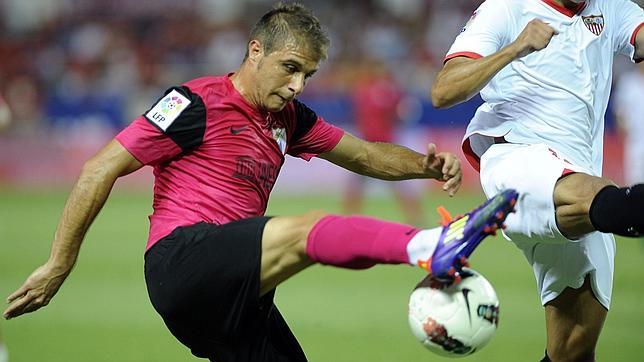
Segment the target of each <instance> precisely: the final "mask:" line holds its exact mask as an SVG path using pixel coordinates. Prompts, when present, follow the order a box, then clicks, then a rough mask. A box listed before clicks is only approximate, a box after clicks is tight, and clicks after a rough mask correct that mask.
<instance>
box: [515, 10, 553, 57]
mask: <svg viewBox="0 0 644 362" xmlns="http://www.w3.org/2000/svg"><path fill="white" fill-rule="evenodd" d="M556 34H558V33H557V31H556V30H555V29H554V28H553V27H551V26H550V25H548V24H546V23H544V22H543V21H541V20H539V19H532V20H531V21H530V22H529V23H528V25H526V26H525V28H523V31H522V32H521V34H519V36H518V37H517V39H516V40H515V41H514V43H513V45H514V46H515V47H516V48H517V54H518V56H517V58H522V57H525V56H526V55H528V54H531V53H534V52H536V51H539V50H541V49H544V48H545V47H547V46H548V44H550V39H552V37H553V36H555V35H556Z"/></svg>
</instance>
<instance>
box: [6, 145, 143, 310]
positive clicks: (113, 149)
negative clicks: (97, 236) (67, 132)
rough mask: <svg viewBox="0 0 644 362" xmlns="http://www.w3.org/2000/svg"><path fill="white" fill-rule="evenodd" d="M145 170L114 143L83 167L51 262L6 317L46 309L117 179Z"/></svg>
mask: <svg viewBox="0 0 644 362" xmlns="http://www.w3.org/2000/svg"><path fill="white" fill-rule="evenodd" d="M141 167H142V164H141V163H140V162H139V161H137V160H136V159H135V158H134V157H133V156H132V155H131V154H130V153H129V152H128V151H127V150H126V149H125V148H124V147H123V146H122V145H121V144H120V143H118V142H117V141H115V140H113V141H112V142H110V143H109V144H108V145H107V146H105V147H104V148H103V149H102V150H101V151H99V152H98V154H96V155H95V156H94V157H93V158H92V159H90V160H89V161H87V162H86V163H85V165H84V166H83V169H82V172H81V174H80V176H79V178H78V180H77V182H76V184H75V185H74V188H73V189H72V192H71V194H70V196H69V198H68V199H67V203H66V204H65V207H64V209H63V213H62V216H61V218H60V221H59V223H58V227H57V229H56V233H55V234H54V240H53V243H52V247H51V253H50V256H49V260H48V261H47V262H46V263H45V264H43V265H42V266H40V267H38V268H37V269H36V270H35V271H34V272H33V273H32V274H31V275H30V276H29V278H27V280H26V281H25V282H24V284H23V285H22V286H21V287H20V288H18V290H16V291H15V292H14V293H12V294H11V295H10V296H9V297H8V299H7V302H8V303H10V305H9V307H8V308H7V309H6V310H5V312H4V317H5V318H7V319H9V318H14V317H17V316H20V315H21V314H24V313H29V312H33V311H35V310H37V309H39V308H41V307H43V306H46V305H47V304H48V303H49V301H50V300H51V299H52V298H53V297H54V295H55V294H56V292H57V291H58V289H59V288H60V286H61V285H62V284H63V282H64V281H65V279H66V278H67V276H68V275H69V273H70V272H71V270H72V268H73V266H74V264H75V262H76V258H77V257H78V252H79V250H80V246H81V243H82V241H83V238H84V236H85V233H86V232H87V229H88V228H89V226H90V225H91V223H92V221H93V220H94V218H95V217H96V215H97V214H98V212H99V211H100V210H101V208H102V207H103V205H104V204H105V201H106V200H107V197H108V195H109V193H110V191H111V190H112V186H113V185H114V182H115V181H116V179H117V178H118V177H120V176H123V175H127V174H129V173H131V172H134V171H136V170H138V169H139V168H141Z"/></svg>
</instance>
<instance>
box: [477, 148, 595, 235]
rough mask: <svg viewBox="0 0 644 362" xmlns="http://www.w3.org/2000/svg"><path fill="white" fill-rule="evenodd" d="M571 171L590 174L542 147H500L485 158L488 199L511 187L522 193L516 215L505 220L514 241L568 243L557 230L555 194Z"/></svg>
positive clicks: (483, 181) (483, 174) (484, 182)
mask: <svg viewBox="0 0 644 362" xmlns="http://www.w3.org/2000/svg"><path fill="white" fill-rule="evenodd" d="M568 172H587V171H586V170H585V169H583V168H582V167H578V166H575V165H572V164H570V163H569V162H567V161H565V160H563V159H562V158H560V156H559V155H558V153H557V152H555V151H553V150H552V149H550V148H549V147H548V146H546V145H542V144H536V145H519V144H511V143H504V144H496V145H492V146H491V147H490V148H489V149H488V150H487V151H486V152H485V153H484V154H483V156H482V157H481V174H480V176H481V186H482V187H483V191H484V192H485V194H486V195H487V196H488V197H492V196H493V195H495V194H497V193H498V192H500V191H501V190H504V189H507V188H513V189H516V190H517V191H518V192H519V195H520V196H519V201H518V203H517V205H516V207H515V208H516V213H513V214H511V215H509V216H508V218H507V219H506V221H505V223H506V225H507V229H506V234H507V235H508V236H509V237H510V238H512V239H513V240H514V239H515V238H516V239H522V238H524V237H530V238H531V240H535V239H538V240H539V241H541V242H546V243H563V242H566V241H567V240H566V238H564V237H563V236H562V235H561V233H560V232H559V229H558V227H557V221H556V218H555V203H554V191H555V185H556V184H557V181H558V180H559V179H560V178H561V176H562V175H565V174H566V173H568Z"/></svg>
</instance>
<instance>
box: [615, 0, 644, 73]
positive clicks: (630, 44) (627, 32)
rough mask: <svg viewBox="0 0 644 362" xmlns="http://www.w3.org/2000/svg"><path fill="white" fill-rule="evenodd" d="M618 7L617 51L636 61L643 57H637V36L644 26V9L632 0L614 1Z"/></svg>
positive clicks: (616, 22)
mask: <svg viewBox="0 0 644 362" xmlns="http://www.w3.org/2000/svg"><path fill="white" fill-rule="evenodd" d="M613 6H614V7H615V9H616V19H615V26H617V29H615V31H614V37H615V38H614V42H615V48H616V49H615V52H616V53H618V54H623V55H626V56H628V57H629V58H631V60H633V61H635V62H640V61H642V60H643V59H635V37H636V36H637V34H638V32H640V31H642V27H644V10H642V8H641V7H639V5H637V4H635V3H634V2H632V1H630V0H626V1H614V4H613Z"/></svg>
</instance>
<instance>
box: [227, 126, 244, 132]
mask: <svg viewBox="0 0 644 362" xmlns="http://www.w3.org/2000/svg"><path fill="white" fill-rule="evenodd" d="M246 128H248V126H244V127H240V128H234V127H233V126H230V133H231V134H240V133H241V132H242V131H243V130H245V129H246Z"/></svg>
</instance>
